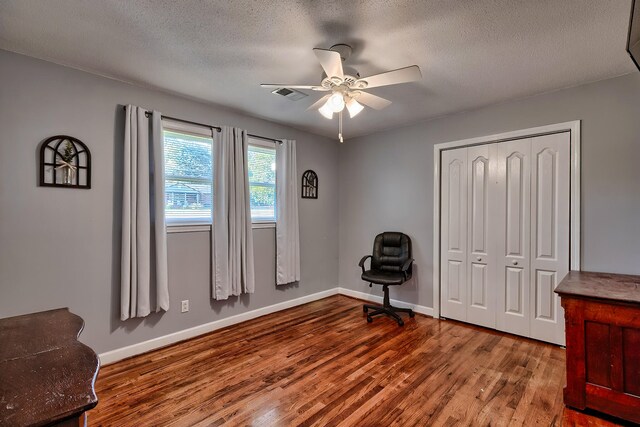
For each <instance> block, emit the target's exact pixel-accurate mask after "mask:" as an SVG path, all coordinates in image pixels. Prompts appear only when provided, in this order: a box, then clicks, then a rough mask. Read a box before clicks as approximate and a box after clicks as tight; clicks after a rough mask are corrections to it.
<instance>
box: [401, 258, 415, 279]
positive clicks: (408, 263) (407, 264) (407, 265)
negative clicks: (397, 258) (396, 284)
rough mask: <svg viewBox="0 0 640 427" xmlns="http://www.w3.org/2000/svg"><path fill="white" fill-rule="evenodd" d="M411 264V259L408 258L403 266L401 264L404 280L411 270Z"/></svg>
mask: <svg viewBox="0 0 640 427" xmlns="http://www.w3.org/2000/svg"><path fill="white" fill-rule="evenodd" d="M411 264H413V258H409V259H408V260H406V261H405V262H404V264H402V274H404V280H407V277H408V275H407V273H408V272H409V269H410V268H411Z"/></svg>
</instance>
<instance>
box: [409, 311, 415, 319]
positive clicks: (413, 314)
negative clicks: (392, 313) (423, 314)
mask: <svg viewBox="0 0 640 427" xmlns="http://www.w3.org/2000/svg"><path fill="white" fill-rule="evenodd" d="M409 317H411V318H412V319H413V318H414V317H416V314H415V313H414V312H413V311H410V312H409Z"/></svg>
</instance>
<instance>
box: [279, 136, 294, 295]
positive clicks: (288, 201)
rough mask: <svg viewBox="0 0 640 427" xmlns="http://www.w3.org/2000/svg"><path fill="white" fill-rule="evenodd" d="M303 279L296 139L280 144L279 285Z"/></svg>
mask: <svg viewBox="0 0 640 427" xmlns="http://www.w3.org/2000/svg"><path fill="white" fill-rule="evenodd" d="M299 280H300V225H299V223H298V173H297V168H296V142H295V141H293V140H286V139H285V140H283V141H282V144H277V145H276V284H278V285H285V284H287V283H292V282H298V281H299Z"/></svg>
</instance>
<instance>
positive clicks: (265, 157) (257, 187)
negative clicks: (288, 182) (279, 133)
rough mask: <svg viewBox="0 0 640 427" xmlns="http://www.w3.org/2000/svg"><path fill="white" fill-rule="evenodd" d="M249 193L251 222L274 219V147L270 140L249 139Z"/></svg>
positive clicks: (272, 220) (271, 220)
mask: <svg viewBox="0 0 640 427" xmlns="http://www.w3.org/2000/svg"><path fill="white" fill-rule="evenodd" d="M248 165H249V193H250V200H251V220H252V222H254V223H256V222H275V220H276V148H275V146H274V145H273V143H271V142H266V143H265V142H262V141H260V140H256V139H249V150H248Z"/></svg>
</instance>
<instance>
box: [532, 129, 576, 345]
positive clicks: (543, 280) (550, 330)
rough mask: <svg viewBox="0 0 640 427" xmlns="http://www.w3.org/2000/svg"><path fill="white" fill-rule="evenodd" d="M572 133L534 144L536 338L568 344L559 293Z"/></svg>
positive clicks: (565, 254) (565, 266) (564, 265)
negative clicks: (557, 292) (557, 288)
mask: <svg viewBox="0 0 640 427" xmlns="http://www.w3.org/2000/svg"><path fill="white" fill-rule="evenodd" d="M569 148H570V144H569V133H568V132H565V133H560V134H553V135H545V136H541V137H536V138H533V139H532V142H531V151H532V170H531V212H532V221H531V255H532V256H531V283H532V286H531V290H530V291H531V306H530V310H531V312H532V316H531V337H532V338H536V339H540V340H543V341H548V342H553V343H557V344H564V312H563V310H562V307H561V306H560V298H559V297H558V296H557V295H556V294H555V293H554V289H555V288H556V286H557V285H558V283H559V282H560V281H561V280H562V279H563V278H564V276H565V275H566V274H567V273H568V272H569V187H570V182H569V179H570V178H569V171H570V164H569Z"/></svg>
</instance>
